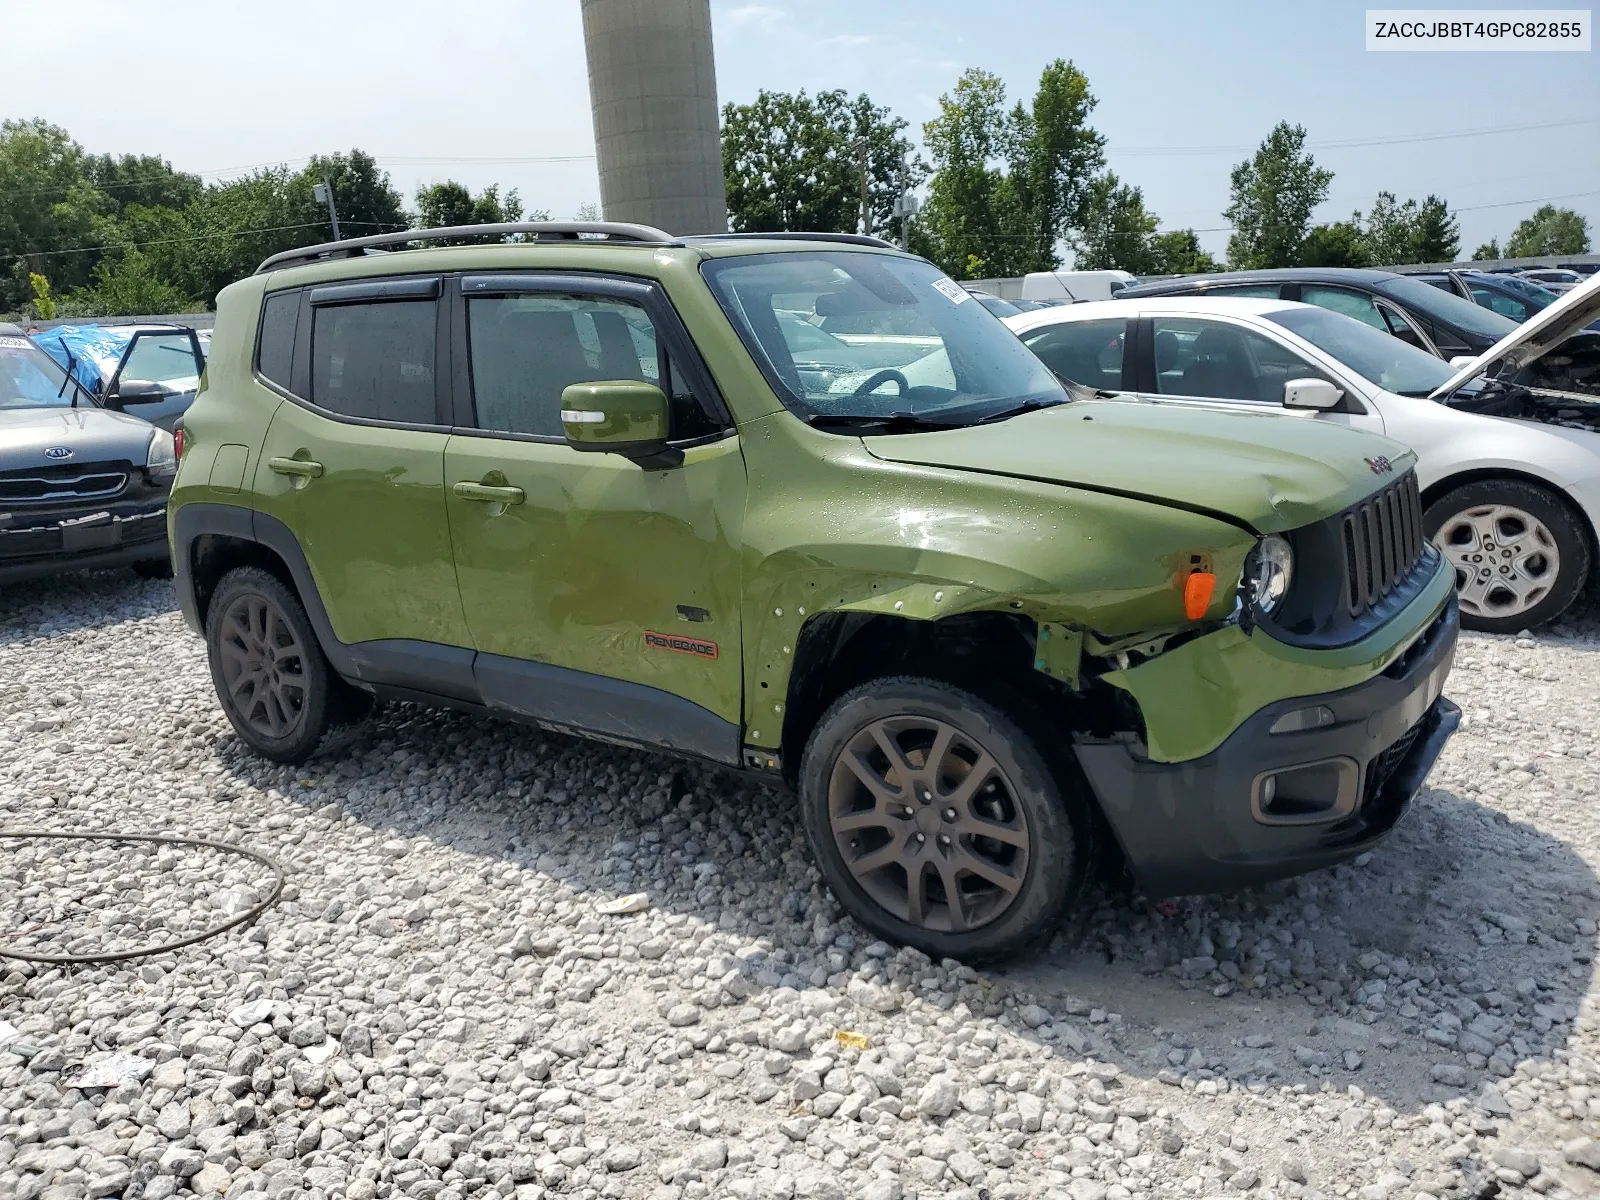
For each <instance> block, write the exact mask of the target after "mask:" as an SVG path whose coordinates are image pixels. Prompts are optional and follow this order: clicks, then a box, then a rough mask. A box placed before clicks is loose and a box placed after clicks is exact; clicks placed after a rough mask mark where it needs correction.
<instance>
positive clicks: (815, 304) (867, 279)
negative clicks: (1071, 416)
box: [702, 251, 1067, 424]
mask: <svg viewBox="0 0 1600 1200" xmlns="http://www.w3.org/2000/svg"><path fill="white" fill-rule="evenodd" d="M702 270H703V271H704V272H705V276H706V280H707V282H708V283H709V284H710V285H711V290H712V292H713V294H715V296H716V297H717V300H718V302H719V303H720V304H721V305H722V308H723V310H724V311H725V312H726V313H727V314H728V319H729V320H730V321H732V322H733V325H734V328H736V329H737V330H738V331H739V335H740V337H741V338H743V340H744V343H745V345H746V347H748V349H749V350H750V353H751V355H752V356H753V357H754V358H755V360H756V362H757V363H758V364H759V365H760V366H761V368H762V372H763V373H764V374H765V375H766V377H767V380H768V382H770V383H771V384H772V386H773V388H774V390H775V391H776V392H777V393H778V395H779V398H780V399H782V400H783V402H784V404H785V405H786V406H787V407H788V408H789V409H790V410H791V411H793V412H795V413H797V414H798V415H799V416H801V417H803V418H806V419H808V420H813V421H814V422H815V423H818V424H824V423H827V422H829V421H838V420H849V419H860V420H878V419H888V418H891V417H893V418H901V419H916V420H921V421H926V422H928V423H937V424H968V423H972V422H976V421H981V420H984V419H986V418H989V417H996V416H999V415H1001V414H1003V413H1005V412H1009V411H1010V410H1011V409H1013V408H1019V407H1022V406H1029V407H1036V406H1039V405H1044V404H1060V403H1063V402H1065V401H1066V399H1067V394H1066V391H1065V390H1064V389H1063V388H1062V386H1061V384H1060V383H1059V382H1058V381H1057V380H1056V379H1055V377H1054V376H1053V375H1051V374H1050V371H1049V370H1048V369H1047V368H1046V367H1045V366H1044V364H1043V363H1041V362H1040V361H1039V360H1038V359H1037V358H1035V357H1034V356H1033V354H1032V353H1031V352H1030V351H1029V350H1028V349H1027V347H1025V346H1024V345H1023V344H1022V343H1021V342H1019V341H1018V340H1017V339H1016V337H1015V336H1013V335H1012V333H1011V331H1010V330H1008V329H1007V328H1006V327H1005V326H1004V325H1002V324H1001V323H1000V322H999V320H997V319H996V318H995V317H993V316H991V315H990V314H989V313H988V312H987V311H986V310H985V309H984V307H983V305H981V304H979V303H978V302H977V300H976V299H975V298H974V297H973V296H972V295H971V294H970V293H969V292H967V291H966V290H965V289H963V288H962V287H961V286H960V285H959V284H957V283H954V282H952V281H951V280H950V279H947V278H946V277H945V276H944V275H943V274H941V273H940V272H939V269H938V268H937V267H935V266H933V265H932V264H931V263H926V262H922V261H919V260H916V259H909V258H899V257H895V256H891V255H888V254H871V253H862V252H852V251H843V252H839V251H835V252H827V251H801V252H796V253H785V254H761V255H742V256H739V257H733V258H722V259H712V260H711V261H709V262H707V263H706V264H705V266H704V267H703V268H702ZM819 334H820V335H822V336H818V335H819Z"/></svg>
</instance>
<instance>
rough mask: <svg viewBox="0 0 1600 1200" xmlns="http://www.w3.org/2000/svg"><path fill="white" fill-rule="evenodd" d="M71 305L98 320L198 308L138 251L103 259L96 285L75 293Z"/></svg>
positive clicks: (97, 269)
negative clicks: (98, 318)
mask: <svg viewBox="0 0 1600 1200" xmlns="http://www.w3.org/2000/svg"><path fill="white" fill-rule="evenodd" d="M72 303H73V307H74V308H76V309H77V310H78V311H79V312H81V313H82V314H83V315H85V316H97V317H129V316H139V315H144V314H154V313H181V312H191V311H193V310H194V308H195V307H196V304H195V301H194V300H193V299H192V298H191V297H189V296H186V295H184V293H183V292H182V291H180V290H179V289H178V288H175V287H173V286H172V284H170V283H168V282H167V281H166V280H164V279H163V278H161V276H160V273H159V272H158V271H157V269H156V267H155V264H154V263H152V262H151V260H150V259H148V258H146V257H145V256H144V255H143V254H142V253H140V252H139V251H138V250H125V251H122V252H121V253H119V254H107V255H106V256H105V257H104V258H102V259H101V260H100V262H99V263H98V264H97V265H96V266H95V269H94V283H93V284H92V285H91V286H90V287H87V288H80V289H78V290H77V291H76V292H74V293H73V294H72Z"/></svg>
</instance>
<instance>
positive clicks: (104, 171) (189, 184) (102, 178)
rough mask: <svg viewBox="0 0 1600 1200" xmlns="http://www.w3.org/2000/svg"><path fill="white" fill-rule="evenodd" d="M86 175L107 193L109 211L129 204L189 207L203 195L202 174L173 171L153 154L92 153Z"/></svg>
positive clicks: (113, 213) (157, 206)
mask: <svg viewBox="0 0 1600 1200" xmlns="http://www.w3.org/2000/svg"><path fill="white" fill-rule="evenodd" d="M84 175H85V177H86V178H87V179H88V180H89V182H90V183H91V184H93V185H94V186H95V187H96V188H98V189H99V190H100V191H101V192H103V193H104V194H105V197H106V201H107V211H108V212H110V213H111V214H112V215H116V214H118V213H120V212H121V211H122V210H123V209H124V208H125V207H127V206H128V205H130V204H138V205H141V206H143V207H145V208H177V209H183V208H188V207H189V205H191V204H193V203H194V202H195V201H196V200H197V199H199V196H200V188H201V185H200V177H199V176H198V175H190V174H188V173H187V172H184V171H174V170H173V169H172V164H171V163H170V162H167V161H166V160H165V159H164V158H161V157H159V156H157V155H154V154H124V155H121V156H113V155H110V154H100V155H91V156H89V157H88V158H86V159H85V160H84Z"/></svg>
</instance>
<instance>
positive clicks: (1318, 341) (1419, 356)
mask: <svg viewBox="0 0 1600 1200" xmlns="http://www.w3.org/2000/svg"><path fill="white" fill-rule="evenodd" d="M1422 286H1423V287H1428V285H1427V284H1423V285H1422ZM1430 290H1431V289H1430ZM1264 315H1265V316H1266V318H1267V320H1269V321H1271V322H1273V323H1274V324H1277V325H1282V326H1283V327H1284V328H1285V329H1287V330H1289V331H1290V332H1291V333H1297V334H1299V335H1300V336H1301V337H1303V338H1305V340H1306V341H1308V342H1310V343H1311V344H1312V345H1313V346H1315V347H1316V348H1317V349H1319V350H1321V351H1323V352H1324V353H1326V354H1330V355H1332V356H1333V357H1334V358H1336V359H1338V360H1339V361H1340V362H1341V363H1343V364H1344V365H1345V366H1347V367H1349V368H1350V369H1351V370H1352V371H1354V372H1355V373H1356V374H1357V375H1360V376H1361V377H1362V378H1363V379H1365V380H1367V381H1368V382H1369V383H1375V384H1377V385H1378V386H1379V387H1381V388H1383V389H1384V390H1385V391H1388V392H1398V393H1399V394H1400V395H1402V396H1426V395H1427V394H1428V393H1429V392H1431V391H1433V390H1434V388H1436V387H1438V386H1439V385H1440V384H1441V383H1443V382H1444V381H1445V380H1447V379H1449V378H1450V376H1451V375H1452V374H1454V372H1453V371H1452V370H1451V368H1450V365H1449V364H1448V363H1446V362H1445V361H1444V360H1443V359H1438V358H1435V357H1434V356H1433V355H1431V354H1429V353H1428V352H1427V351H1426V350H1418V349H1417V348H1416V347H1415V346H1408V345H1407V344H1406V343H1405V342H1402V341H1401V340H1400V339H1399V338H1397V337H1394V336H1392V335H1390V334H1387V333H1383V332H1381V331H1380V330H1377V329H1374V328H1373V327H1372V326H1371V325H1367V324H1365V323H1364V322H1361V321H1358V320H1356V319H1355V318H1354V317H1347V316H1345V315H1344V314H1343V313H1336V312H1333V311H1331V310H1329V309H1326V308H1311V307H1301V308H1280V309H1278V310H1276V311H1274V312H1269V313H1266V314H1264Z"/></svg>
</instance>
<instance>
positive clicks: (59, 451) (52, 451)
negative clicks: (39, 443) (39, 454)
mask: <svg viewBox="0 0 1600 1200" xmlns="http://www.w3.org/2000/svg"><path fill="white" fill-rule="evenodd" d="M44 456H45V457H46V458H71V457H72V451H71V450H69V449H68V448H67V447H65V446H50V447H48V448H47V449H46V450H45V452H44Z"/></svg>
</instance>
